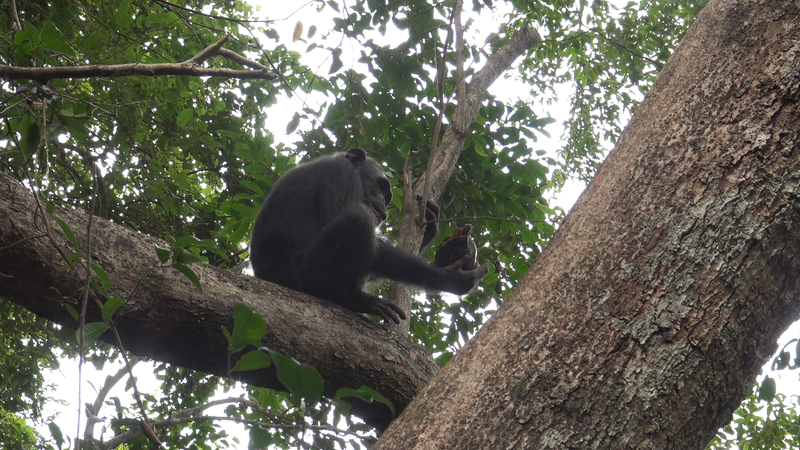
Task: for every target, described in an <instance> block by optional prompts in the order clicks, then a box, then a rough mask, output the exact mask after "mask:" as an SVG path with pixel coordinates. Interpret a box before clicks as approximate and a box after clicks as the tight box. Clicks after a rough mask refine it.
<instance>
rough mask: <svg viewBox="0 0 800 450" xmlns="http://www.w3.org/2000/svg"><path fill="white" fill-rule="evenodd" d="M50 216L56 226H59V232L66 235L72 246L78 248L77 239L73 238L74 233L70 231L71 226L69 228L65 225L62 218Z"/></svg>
mask: <svg viewBox="0 0 800 450" xmlns="http://www.w3.org/2000/svg"><path fill="white" fill-rule="evenodd" d="M50 217H52V218H53V220H55V221H56V223H57V224H58V226H59V227H61V232H63V233H64V237H66V238H67V240H68V241H69V242H70V243H71V244H72V245H73V247H75V248H76V249H77V248H78V240H77V239H75V235H74V234H73V233H72V228H70V227H69V225H67V223H66V222H64V221H63V220H61V219H60V218H58V217H57V216H50Z"/></svg>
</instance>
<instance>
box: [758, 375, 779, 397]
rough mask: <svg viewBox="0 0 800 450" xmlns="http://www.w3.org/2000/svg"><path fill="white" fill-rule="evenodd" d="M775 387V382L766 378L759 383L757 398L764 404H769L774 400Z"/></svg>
mask: <svg viewBox="0 0 800 450" xmlns="http://www.w3.org/2000/svg"><path fill="white" fill-rule="evenodd" d="M775 392H776V386H775V380H774V379H772V378H770V377H769V376H767V377H766V378H764V381H762V382H761V387H759V388H758V398H759V399H760V400H764V401H765V402H771V401H772V399H773V398H775Z"/></svg>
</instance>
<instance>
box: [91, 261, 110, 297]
mask: <svg viewBox="0 0 800 450" xmlns="http://www.w3.org/2000/svg"><path fill="white" fill-rule="evenodd" d="M92 270H93V271H94V273H95V274H96V275H97V279H98V280H100V284H102V285H103V290H104V291H108V289H109V288H110V287H111V278H110V277H109V276H108V273H107V272H106V271H105V270H104V269H103V268H102V267H100V266H99V265H97V264H95V263H92Z"/></svg>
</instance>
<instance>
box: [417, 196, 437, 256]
mask: <svg viewBox="0 0 800 450" xmlns="http://www.w3.org/2000/svg"><path fill="white" fill-rule="evenodd" d="M417 201H418V202H422V196H420V195H418V196H417ZM439 211H440V209H439V205H437V204H436V202H434V201H433V200H431V199H428V202H427V203H426V204H425V222H426V223H425V234H423V235H422V244H421V245H420V246H419V251H420V252H422V250H424V249H425V247H427V246H428V244H430V243H431V241H432V240H433V238H435V237H436V236H437V235H438V234H439V222H437V220H439Z"/></svg>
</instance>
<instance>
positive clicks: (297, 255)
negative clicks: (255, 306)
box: [250, 148, 489, 323]
mask: <svg viewBox="0 0 800 450" xmlns="http://www.w3.org/2000/svg"><path fill="white" fill-rule="evenodd" d="M391 199H392V190H391V185H390V184H389V180H388V179H387V178H386V174H384V173H383V170H382V169H381V167H380V165H379V164H378V163H376V162H375V161H373V160H372V159H369V158H367V155H366V153H365V152H364V150H362V149H360V148H353V149H350V150H348V151H347V152H346V153H338V154H335V155H332V156H324V157H321V158H318V159H316V160H314V161H311V162H308V163H305V164H301V165H299V166H297V167H295V168H293V169H292V170H290V171H288V172H286V173H285V174H284V175H283V176H282V177H281V178H280V179H278V181H277V182H276V183H275V186H274V187H273V188H272V191H271V192H270V194H269V195H268V196H267V198H266V200H264V204H263V206H262V207H261V211H259V213H258V217H257V218H256V222H255V225H254V226H253V234H252V237H251V240H250V262H251V264H252V266H253V271H254V272H255V276H256V277H258V278H261V279H264V280H268V281H272V282H273V283H276V284H280V285H281V286H286V287H288V288H291V289H294V290H297V291H301V292H305V293H307V294H311V295H314V296H316V297H320V298H322V299H324V300H328V301H331V302H334V303H338V304H339V305H342V306H344V307H345V308H348V309H351V310H353V311H355V312H359V313H367V314H375V315H378V316H380V317H381V318H382V319H383V320H384V321H386V322H388V321H389V320H391V321H393V322H395V323H400V320H401V319H405V318H406V315H405V313H404V312H403V311H402V310H401V309H400V307H398V306H397V305H395V304H394V303H391V302H387V301H384V300H383V299H381V298H380V297H377V296H375V295H371V294H368V293H366V292H363V291H362V288H363V287H364V283H365V282H366V281H367V280H368V279H369V278H371V277H374V278H388V279H392V280H397V281H403V282H407V283H411V284H415V285H418V286H423V287H426V288H429V289H435V290H440V291H447V292H452V293H454V294H466V293H468V292H469V291H470V290H472V288H473V287H475V285H476V284H477V282H478V281H479V280H480V279H481V278H483V276H484V275H485V274H486V272H487V271H488V268H489V263H488V262H487V263H485V264H484V265H482V266H480V267H478V268H476V269H474V270H461V269H460V266H461V265H462V264H464V262H465V261H460V260H459V261H457V262H456V263H454V264H452V265H450V266H447V267H434V266H433V265H431V264H429V263H427V262H426V261H424V260H423V259H421V258H419V257H417V256H415V255H412V254H411V253H409V252H406V251H404V250H402V249H399V248H396V247H394V246H393V245H391V244H389V243H387V242H385V241H384V240H382V239H380V238H378V236H376V234H375V228H376V227H377V225H378V224H379V223H380V222H381V221H383V220H384V219H386V217H387V215H388V212H387V210H386V206H387V205H388V204H389V201H390V200H391ZM438 214H439V207H438V206H436V204H435V203H433V202H429V203H428V205H427V211H426V216H427V218H428V220H431V219H433V220H435V219H437V218H438ZM437 232H438V228H437V227H436V223H435V222H429V223H428V225H427V226H426V230H425V234H424V238H423V239H424V242H423V245H427V244H428V243H429V242H430V241H431V239H433V237H434V236H435V235H436V233H437Z"/></svg>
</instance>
